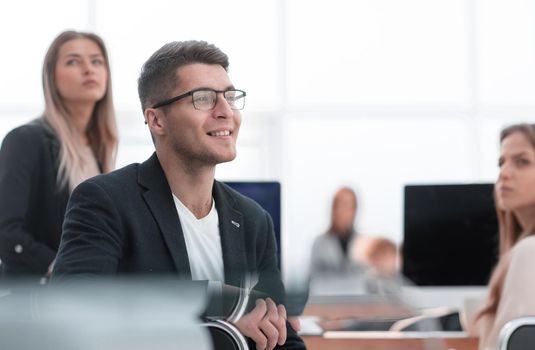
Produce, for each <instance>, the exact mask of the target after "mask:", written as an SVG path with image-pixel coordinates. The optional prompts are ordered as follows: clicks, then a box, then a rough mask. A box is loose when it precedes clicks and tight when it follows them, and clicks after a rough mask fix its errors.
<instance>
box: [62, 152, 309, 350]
mask: <svg viewBox="0 0 535 350" xmlns="http://www.w3.org/2000/svg"><path fill="white" fill-rule="evenodd" d="M212 194H213V197H214V200H215V204H216V209H217V212H218V215H219V230H220V236H221V247H222V251H223V264H224V272H225V283H227V284H230V285H234V286H240V283H241V279H242V277H243V276H244V274H245V273H247V272H252V273H257V274H258V283H257V285H256V286H255V290H258V291H262V292H265V293H267V294H269V295H270V296H271V297H272V298H274V299H275V300H276V301H277V302H279V303H281V302H283V294H284V288H283V285H282V281H281V276H280V272H279V270H278V267H277V258H276V244H275V235H274V233H273V224H272V221H271V217H270V216H269V214H268V213H267V212H266V211H265V210H263V209H262V208H261V207H260V206H259V205H258V204H257V203H256V202H254V201H253V200H251V199H249V198H247V197H244V196H242V195H241V194H239V193H237V192H236V191H234V190H232V189H231V188H230V187H228V186H226V185H225V184H223V183H220V182H217V181H215V182H214V186H213V192H212ZM116 274H121V275H124V274H136V275H140V274H147V275H157V274H165V275H168V274H176V275H178V276H179V277H180V278H183V279H191V271H190V266H189V260H188V252H187V249H186V244H185V241H184V236H183V233H182V228H181V225H180V218H179V216H178V214H177V211H176V207H175V204H174V201H173V197H172V193H171V190H170V188H169V184H168V182H167V179H166V177H165V174H164V172H163V170H162V168H161V165H160V163H159V161H158V158H157V156H156V154H154V155H153V156H152V157H151V158H149V159H148V160H147V161H145V162H144V163H142V164H132V165H129V166H126V167H124V168H122V169H119V170H117V171H114V172H112V173H109V174H106V175H100V176H96V177H94V178H91V179H89V180H87V181H85V182H83V183H82V184H80V185H79V186H78V187H77V188H76V189H75V190H74V191H73V193H72V195H71V198H70V200H69V204H68V207H67V212H66V216H65V222H64V226H63V236H62V239H61V244H60V248H59V251H58V255H57V257H56V263H55V267H54V273H53V276H52V283H53V284H57V283H62V281H65V280H69V279H72V278H74V279H76V278H83V277H88V278H91V277H94V276H103V275H116ZM288 339H289V340H288V342H287V344H288V346H289V347H288V348H295V349H301V348H304V345H303V343H302V341H301V340H300V339H299V338H298V337H297V335H296V334H295V332H293V331H292V330H289V338H288Z"/></svg>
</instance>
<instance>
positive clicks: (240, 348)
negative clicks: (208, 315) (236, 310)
mask: <svg viewBox="0 0 535 350" xmlns="http://www.w3.org/2000/svg"><path fill="white" fill-rule="evenodd" d="M203 325H204V326H205V327H207V328H208V331H209V332H210V336H211V337H212V343H213V344H214V349H216V350H249V346H248V345H247V341H246V340H245V337H244V336H243V335H242V334H241V333H240V331H239V330H238V329H237V328H236V327H235V326H234V325H232V323H230V322H227V321H223V320H210V321H207V322H204V323H203Z"/></svg>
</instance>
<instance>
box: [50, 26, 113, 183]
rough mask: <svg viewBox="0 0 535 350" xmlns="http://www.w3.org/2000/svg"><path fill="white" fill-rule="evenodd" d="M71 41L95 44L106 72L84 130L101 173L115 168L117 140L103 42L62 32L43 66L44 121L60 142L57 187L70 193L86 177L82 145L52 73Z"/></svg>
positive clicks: (88, 36)
mask: <svg viewBox="0 0 535 350" xmlns="http://www.w3.org/2000/svg"><path fill="white" fill-rule="evenodd" d="M73 39H89V40H91V41H93V42H94V43H96V44H97V45H98V47H99V48H100V50H101V51H102V55H103V56H104V59H105V64H106V68H107V70H108V78H107V82H106V93H105V94H104V96H103V97H102V98H101V99H100V100H99V101H97V103H96V104H95V107H94V109H93V114H92V116H91V120H90V121H89V124H88V126H87V131H86V132H87V136H88V139H89V146H90V148H91V150H92V152H93V154H94V155H95V158H96V161H97V163H98V166H99V168H100V170H101V171H102V172H109V171H111V170H112V169H113V168H114V167H115V157H116V152H117V139H118V137H117V125H116V121H115V111H114V107H113V99H112V88H111V76H110V74H109V71H110V66H109V60H108V53H107V51H106V47H105V45H104V41H103V40H102V39H101V38H100V37H99V36H98V35H96V34H93V33H85V32H76V31H65V32H63V33H61V34H60V35H58V36H57V37H56V39H54V41H53V42H52V44H51V45H50V47H49V49H48V52H47V53H46V56H45V61H44V64H43V91H44V95H45V111H44V119H45V120H46V121H47V122H48V124H50V126H51V127H52V129H54V131H55V132H56V135H57V137H58V140H59V143H60V155H59V169H58V176H57V181H58V184H59V185H60V186H65V185H67V184H68V186H69V189H70V190H71V191H72V190H73V189H74V187H76V185H78V184H79V183H80V182H82V181H83V180H85V179H86V178H87V177H88V174H87V169H88V167H84V159H83V157H82V156H81V155H82V154H83V152H81V149H82V147H83V145H82V144H81V143H80V142H79V141H78V138H77V135H76V133H75V128H74V125H73V124H72V122H71V119H70V118H69V116H68V113H67V110H66V108H65V104H64V102H63V99H62V97H61V96H60V94H59V91H58V88H57V82H56V78H55V73H56V63H57V60H58V53H59V50H60V48H61V46H62V45H63V44H65V43H66V42H67V41H70V40H73Z"/></svg>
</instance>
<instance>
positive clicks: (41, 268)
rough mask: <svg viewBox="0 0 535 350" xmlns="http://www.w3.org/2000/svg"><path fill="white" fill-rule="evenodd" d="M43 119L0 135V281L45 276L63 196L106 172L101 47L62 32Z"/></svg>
mask: <svg viewBox="0 0 535 350" xmlns="http://www.w3.org/2000/svg"><path fill="white" fill-rule="evenodd" d="M43 89H44V96H45V110H44V113H43V115H42V116H41V117H40V118H38V119H35V120H33V121H32V122H30V123H28V124H25V125H23V126H20V127H18V128H16V129H14V130H12V131H11V132H9V133H8V134H7V136H6V137H5V138H4V140H3V142H2V147H1V148H0V259H1V266H0V267H2V268H3V269H4V273H5V276H6V277H29V276H32V275H33V276H43V275H44V274H46V273H47V272H50V271H51V269H52V267H53V262H54V258H55V255H56V251H57V249H58V245H59V242H60V236H61V226H62V223H63V216H64V214H65V207H66V205H67V200H68V198H69V194H70V193H71V191H72V190H73V189H74V187H75V186H76V185H78V184H79V183H80V182H82V181H83V180H85V179H87V178H89V177H91V176H94V175H97V174H99V173H102V172H108V171H110V170H112V169H113V167H114V164H115V155H116V150H117V126H116V122H115V112H114V108H113V101H112V91H111V77H110V69H109V63H108V55H107V52H106V47H105V46H104V42H103V41H102V39H101V38H100V37H99V36H97V35H95V34H92V33H82V32H75V31H66V32H63V33H61V34H60V35H59V36H58V37H57V38H56V39H55V40H54V41H53V42H52V44H51V46H50V48H49V49H48V52H47V54H46V56H45V60H44V65H43Z"/></svg>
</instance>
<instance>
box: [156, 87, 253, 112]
mask: <svg viewBox="0 0 535 350" xmlns="http://www.w3.org/2000/svg"><path fill="white" fill-rule="evenodd" d="M219 93H221V94H223V96H224V97H225V100H226V101H227V103H228V104H229V106H230V108H231V109H235V110H239V109H243V107H244V106H245V95H246V94H245V91H242V90H235V89H229V90H223V91H219V90H214V89H207V88H201V89H196V90H192V91H189V92H186V93H185V94H182V95H179V96H175V97H172V98H170V99H168V100H164V101H161V102H158V103H156V104H155V105H154V106H152V108H159V107H163V106H167V105H169V104H171V103H173V102H176V101H178V100H180V99H183V98H184V97H188V96H191V101H192V102H193V107H194V108H195V109H198V110H200V111H209V110H211V109H214V108H215V105H216V103H217V94H219Z"/></svg>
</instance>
